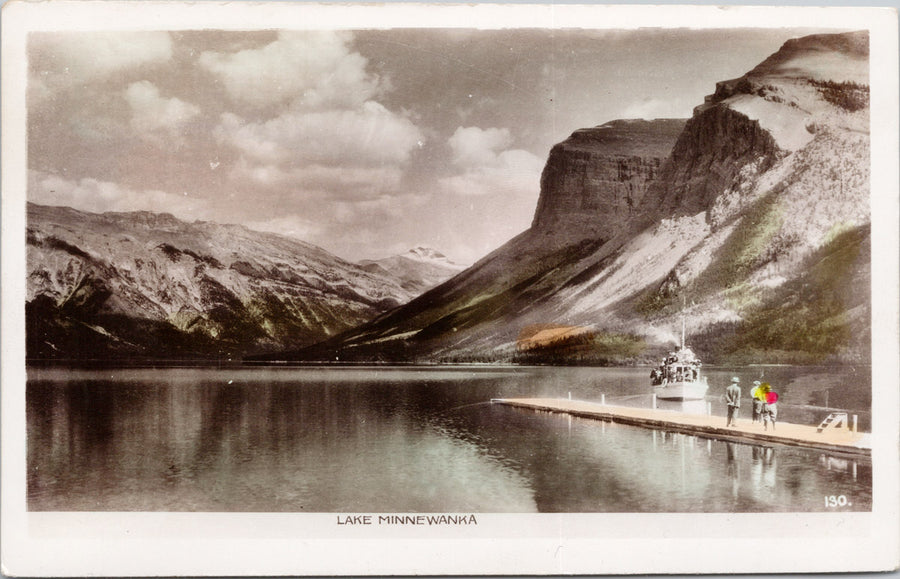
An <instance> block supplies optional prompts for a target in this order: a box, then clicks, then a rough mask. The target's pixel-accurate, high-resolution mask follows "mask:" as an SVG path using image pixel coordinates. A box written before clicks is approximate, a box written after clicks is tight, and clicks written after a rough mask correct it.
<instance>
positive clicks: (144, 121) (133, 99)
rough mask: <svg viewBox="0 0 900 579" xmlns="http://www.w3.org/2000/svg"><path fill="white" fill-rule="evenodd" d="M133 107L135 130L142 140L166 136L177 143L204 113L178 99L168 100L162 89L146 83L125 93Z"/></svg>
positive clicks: (139, 84) (135, 83)
mask: <svg viewBox="0 0 900 579" xmlns="http://www.w3.org/2000/svg"><path fill="white" fill-rule="evenodd" d="M125 100H126V101H128V104H129V106H130V107H131V115H132V116H131V127H132V128H133V129H134V130H135V131H137V134H138V135H140V136H142V137H147V136H156V137H158V135H154V133H163V135H164V136H165V137H167V138H169V139H173V138H174V139H177V138H178V137H179V131H180V130H181V129H182V128H183V127H184V125H185V124H187V123H188V122H189V121H190V120H191V119H193V118H194V117H195V116H197V115H198V114H199V113H200V109H199V108H198V107H197V106H195V105H192V104H191V103H187V102H185V101H183V100H181V99H178V98H164V97H162V96H160V94H159V89H158V88H156V86H155V85H154V84H153V83H151V82H149V81H146V80H142V81H140V82H133V83H131V84H130V85H128V88H126V89H125Z"/></svg>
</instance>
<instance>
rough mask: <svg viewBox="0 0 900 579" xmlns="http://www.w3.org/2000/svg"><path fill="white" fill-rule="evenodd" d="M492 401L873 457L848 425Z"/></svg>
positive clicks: (553, 401) (866, 441) (552, 401)
mask: <svg viewBox="0 0 900 579" xmlns="http://www.w3.org/2000/svg"><path fill="white" fill-rule="evenodd" d="M491 403H493V404H503V405H506V406H514V407H517V408H529V409H532V410H537V411H544V412H559V413H563V414H568V415H571V416H578V417H581V418H593V419H597V420H607V421H610V422H618V423H621V424H630V425H633V426H642V427H644V428H652V429H655V430H666V431H669V432H681V433H684V434H692V435H696V436H701V437H706V438H715V439H720V440H730V441H736V442H743V443H748V444H753V443H760V444H762V443H775V444H784V445H789V446H800V447H805V448H815V449H819V450H826V451H829V452H834V453H842V454H852V455H855V456H868V457H871V455H872V445H871V439H870V435H869V434H867V433H860V432H853V431H851V430H849V429H847V428H828V429H825V430H823V431H822V432H817V428H816V427H815V426H806V425H802V424H791V423H790V422H779V423H778V424H777V425H776V426H775V429H772V427H771V425H770V427H769V430H763V425H762V424H761V423H756V424H754V423H752V422H751V421H750V419H749V418H739V419H738V421H737V426H736V427H731V428H728V427H726V426H725V417H724V416H709V415H706V414H685V413H683V412H675V411H672V410H659V409H657V410H654V409H651V408H631V407H628V406H609V405H606V404H598V403H596V402H585V401H580V400H566V399H558V398H510V399H502V398H500V399H492V400H491ZM744 410H745V411H747V410H749V409H744Z"/></svg>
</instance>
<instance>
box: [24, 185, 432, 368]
mask: <svg viewBox="0 0 900 579" xmlns="http://www.w3.org/2000/svg"><path fill="white" fill-rule="evenodd" d="M27 215H28V222H27V236H26V237H27V239H26V241H27V250H28V256H27V264H28V285H27V302H28V307H27V308H26V317H27V324H28V330H27V339H28V357H29V358H57V357H76V358H77V357H81V356H84V355H110V356H139V357H156V356H175V357H182V356H186V357H201V358H202V357H210V356H212V357H240V356H241V355H243V354H245V353H247V352H254V351H255V352H259V351H265V350H277V349H283V348H285V347H291V346H294V347H296V346H301V345H304V344H311V343H314V342H316V341H319V340H321V339H323V338H325V337H327V336H329V335H333V334H336V333H339V332H340V331H342V330H346V329H348V328H350V327H352V326H355V325H357V324H358V323H360V322H362V321H365V320H366V319H369V318H371V317H373V316H375V315H377V314H379V313H381V312H384V311H386V310H388V309H390V308H392V307H394V306H397V305H399V304H400V303H402V302H405V301H408V300H409V299H411V298H412V297H414V296H415V295H416V293H415V292H414V291H410V290H408V289H405V288H404V287H402V284H401V283H400V281H399V280H398V279H396V278H394V277H392V276H391V275H389V274H387V273H385V274H381V273H378V272H375V273H373V272H368V271H365V270H364V269H363V268H360V267H359V266H357V265H355V264H352V263H350V262H347V261H344V260H342V259H340V258H338V257H336V256H333V255H331V254H329V253H328V252H327V251H325V250H324V249H321V248H319V247H317V246H314V245H311V244H309V243H306V242H302V241H299V240H295V239H293V238H288V237H284V236H280V235H277V234H274V233H262V232H255V231H253V230H251V229H248V228H246V227H244V226H242V225H233V224H225V225H220V224H216V223H212V222H205V221H195V222H193V223H188V222H186V221H181V220H179V219H176V218H175V217H173V216H172V215H170V214H166V213H159V214H158V213H152V212H147V211H141V212H108V213H102V214H97V213H88V212H84V211H79V210H76V209H72V208H68V207H49V206H42V205H36V204H32V203H29V204H28V207H27ZM80 342H83V344H80Z"/></svg>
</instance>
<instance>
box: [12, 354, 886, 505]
mask: <svg viewBox="0 0 900 579" xmlns="http://www.w3.org/2000/svg"><path fill="white" fill-rule="evenodd" d="M557 370H558V369H551V370H546V369H544V370H540V371H538V374H537V375H535V374H529V373H527V372H523V371H521V370H514V371H510V372H497V371H458V370H454V371H451V372H446V373H444V372H442V371H440V370H428V371H420V370H412V371H408V370H383V369H380V370H379V371H377V372H369V373H362V372H354V371H345V370H339V371H337V373H336V374H331V373H329V372H328V371H327V370H315V371H297V370H287V371H272V370H268V369H255V370H253V371H241V372H235V371H233V370H229V371H218V370H202V369H199V370H198V369H192V370H155V371H137V370H129V371H127V372H117V373H116V374H115V375H110V374H109V373H102V372H97V373H93V374H91V373H80V374H78V373H75V374H70V373H58V372H56V373H54V372H48V373H44V374H40V373H38V374H36V375H32V376H31V378H32V379H31V380H30V382H29V384H28V387H27V393H26V400H27V427H28V466H29V468H28V498H29V508H30V509H32V510H213V511H292V512H375V511H381V512H391V511H393V512H433V511H445V512H446V511H457V512H533V511H541V512H601V511H621V512H640V511H648V512H681V511H699V512H704V511H712V512H716V511H719V512H729V511H770V510H798V511H804V510H824V507H823V504H822V502H823V501H822V498H821V497H822V496H823V495H824V494H825V493H826V492H827V494H829V495H833V494H843V495H846V496H848V497H852V498H853V500H852V507H850V506H847V507H846V508H847V509H852V510H867V509H868V508H870V505H871V465H870V464H865V463H859V464H857V463H856V462H852V461H851V462H844V463H842V462H840V459H838V458H835V457H830V456H825V455H821V456H820V455H819V454H817V453H814V452H809V451H802V450H798V449H788V448H777V449H776V448H763V447H754V446H746V445H741V444H736V443H730V442H728V443H726V442H720V441H715V440H705V439H699V438H697V437H693V436H685V435H681V434H672V433H667V432H663V431H652V430H645V429H640V428H634V427H627V426H622V425H618V424H613V423H605V422H599V421H593V420H585V419H578V418H572V417H570V416H564V415H559V414H548V413H537V412H532V411H522V410H517V409H511V408H508V407H500V406H495V405H491V404H490V402H489V400H490V399H491V398H495V397H512V396H534V395H555V394H554V392H553V389H557V390H558V389H559V388H560V387H562V388H563V389H565V390H566V391H568V389H571V390H573V391H574V392H575V395H576V396H578V397H582V398H584V397H588V396H597V395H598V394H599V393H598V390H597V388H596V386H595V387H594V388H593V389H591V388H592V387H591V386H590V384H589V383H588V382H587V381H578V380H577V379H573V377H574V378H579V377H583V376H585V375H586V374H583V373H580V372H575V373H566V372H565V371H564V370H562V369H559V370H560V371H557ZM626 374H627V372H625V371H621V370H615V371H613V372H612V373H611V375H612V376H614V377H615V379H616V380H620V381H622V384H623V385H622V387H621V389H620V390H619V391H618V392H615V391H613V390H611V388H610V387H609V384H607V383H604V385H603V389H604V390H605V391H606V392H609V393H610V398H612V397H614V396H623V397H624V396H634V394H631V393H630V392H633V391H636V390H638V388H642V387H643V372H640V381H639V382H637V381H633V382H632V383H627V381H626V380H625V378H624V377H625V376H626ZM73 376H77V377H78V379H73ZM536 376H537V377H538V378H539V379H536ZM634 376H637V374H634ZM636 384H637V385H636ZM702 403H703V401H701V404H702ZM776 452H777V458H776ZM823 457H824V458H823Z"/></svg>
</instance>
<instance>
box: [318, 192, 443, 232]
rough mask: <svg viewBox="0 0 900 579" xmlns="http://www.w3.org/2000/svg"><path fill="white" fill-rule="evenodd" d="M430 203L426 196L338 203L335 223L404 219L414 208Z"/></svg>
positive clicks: (388, 197) (413, 195) (384, 196)
mask: <svg viewBox="0 0 900 579" xmlns="http://www.w3.org/2000/svg"><path fill="white" fill-rule="evenodd" d="M427 201H428V198H427V197H426V196H425V195H416V194H412V193H409V194H404V195H382V196H379V197H376V198H374V199H366V200H362V201H338V202H336V203H334V217H335V222H337V223H339V224H344V225H349V224H354V223H360V224H362V223H371V222H372V220H373V219H378V218H389V219H392V220H396V219H400V218H402V217H403V216H404V215H405V214H406V212H407V211H408V210H409V209H410V208H412V207H419V206H422V205H424V204H425V203H426V202H427Z"/></svg>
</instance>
